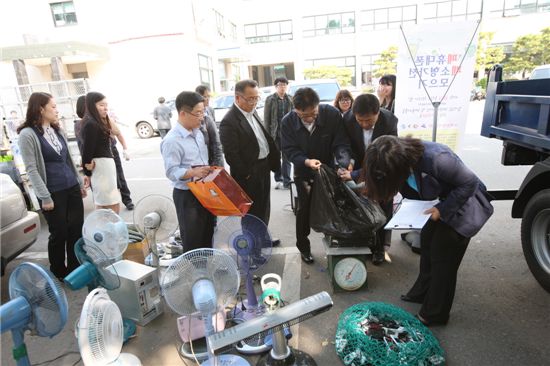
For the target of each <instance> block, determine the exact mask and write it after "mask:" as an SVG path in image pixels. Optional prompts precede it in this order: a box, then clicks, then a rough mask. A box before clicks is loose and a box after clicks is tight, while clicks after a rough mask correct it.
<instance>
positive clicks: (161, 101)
mask: <svg viewBox="0 0 550 366" xmlns="http://www.w3.org/2000/svg"><path fill="white" fill-rule="evenodd" d="M158 102H159V103H160V104H162V103H164V102H166V99H165V98H164V97H159V99H158Z"/></svg>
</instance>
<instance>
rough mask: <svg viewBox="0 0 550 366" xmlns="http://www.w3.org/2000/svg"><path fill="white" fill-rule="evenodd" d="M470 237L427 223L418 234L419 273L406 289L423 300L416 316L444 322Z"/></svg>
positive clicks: (440, 224) (435, 222)
mask: <svg viewBox="0 0 550 366" xmlns="http://www.w3.org/2000/svg"><path fill="white" fill-rule="evenodd" d="M469 242H470V238H466V237H464V236H462V235H460V234H459V233H457V232H456V231H455V230H454V229H453V228H452V227H450V226H449V225H447V224H445V223H443V222H441V221H432V220H428V223H427V224H426V225H425V226H424V228H423V229H422V231H421V233H420V243H421V248H420V250H421V253H420V273H419V274H418V278H417V279H416V282H415V283H414V285H413V287H412V288H411V289H410V290H409V292H408V294H407V295H409V296H410V297H413V298H417V299H423V300H424V301H423V303H422V308H420V312H419V314H420V316H422V317H423V318H424V319H426V320H428V321H430V322H443V323H445V322H447V320H449V313H450V312H451V307H452V305H453V299H454V296H455V288H456V277H457V272H458V267H459V266H460V262H462V258H463V257H464V253H465V252H466V248H467V247H468V243H469Z"/></svg>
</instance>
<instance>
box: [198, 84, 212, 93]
mask: <svg viewBox="0 0 550 366" xmlns="http://www.w3.org/2000/svg"><path fill="white" fill-rule="evenodd" d="M195 91H196V92H197V93H199V94H200V95H204V94H205V93H206V92H207V91H208V92H209V91H210V87H208V85H199V86H197V87H196V88H195Z"/></svg>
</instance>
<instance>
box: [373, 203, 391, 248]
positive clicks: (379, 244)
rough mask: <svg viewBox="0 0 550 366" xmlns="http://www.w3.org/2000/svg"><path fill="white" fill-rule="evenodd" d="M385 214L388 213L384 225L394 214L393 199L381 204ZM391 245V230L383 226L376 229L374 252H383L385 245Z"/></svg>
mask: <svg viewBox="0 0 550 366" xmlns="http://www.w3.org/2000/svg"><path fill="white" fill-rule="evenodd" d="M380 207H381V208H382V210H383V211H384V214H385V215H386V222H385V223H384V226H386V224H387V223H388V222H389V221H390V219H391V218H392V215H393V201H392V202H388V203H382V204H381V205H380ZM390 245H391V230H384V227H381V228H380V229H378V230H377V231H376V242H375V244H374V247H373V248H372V251H373V252H377V253H383V252H384V250H385V249H384V246H387V247H389V246H390Z"/></svg>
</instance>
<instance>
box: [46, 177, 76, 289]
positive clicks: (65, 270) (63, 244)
mask: <svg viewBox="0 0 550 366" xmlns="http://www.w3.org/2000/svg"><path fill="white" fill-rule="evenodd" d="M51 196H52V199H53V204H54V208H53V210H51V211H44V210H42V214H43V215H44V217H45V218H46V222H47V223H48V230H49V231H50V237H49V238H48V258H49V260H50V271H51V272H52V273H53V274H54V275H55V276H56V277H58V278H62V277H65V276H66V275H68V274H69V273H70V272H72V271H73V270H74V269H76V268H77V267H78V266H79V263H78V260H77V259H76V256H75V254H74V244H75V243H76V241H77V240H78V239H79V238H80V237H82V224H83V223H84V204H83V203H82V195H81V193H80V186H79V185H78V184H77V185H75V186H74V187H71V188H68V189H64V190H62V191H58V192H53V193H51ZM65 255H66V256H67V264H65Z"/></svg>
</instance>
